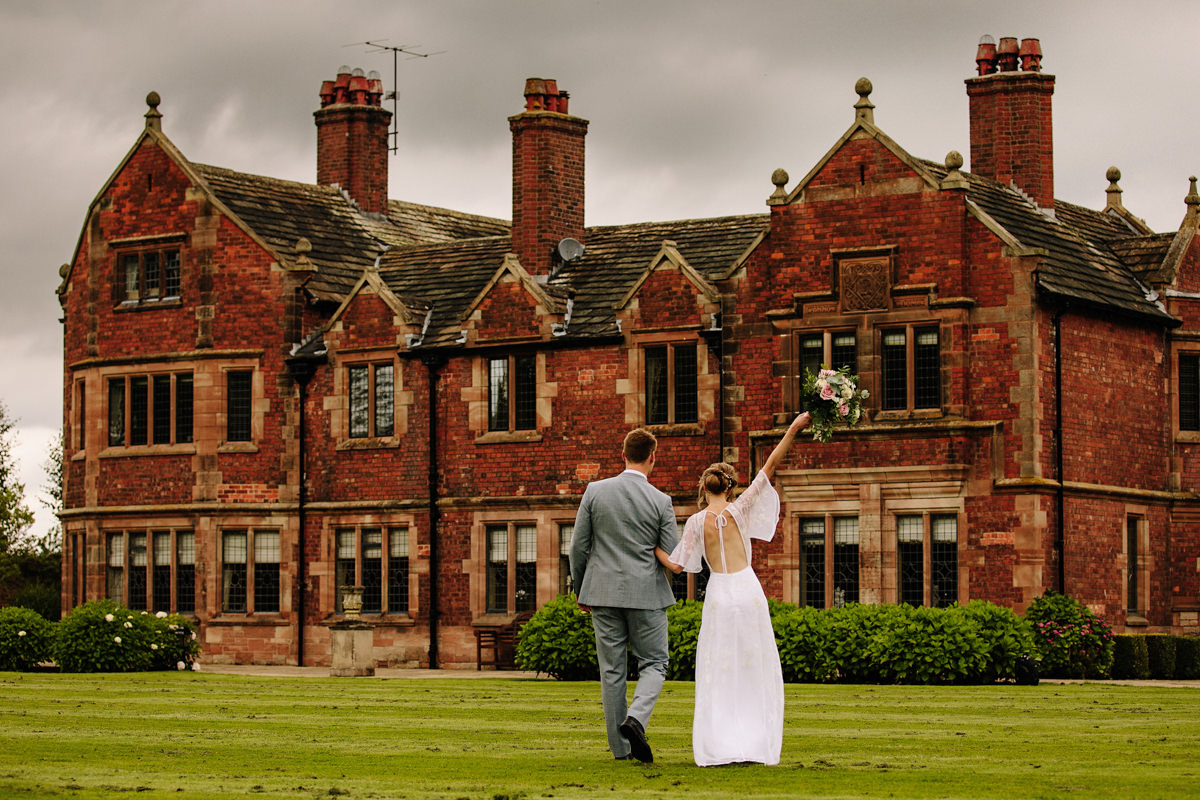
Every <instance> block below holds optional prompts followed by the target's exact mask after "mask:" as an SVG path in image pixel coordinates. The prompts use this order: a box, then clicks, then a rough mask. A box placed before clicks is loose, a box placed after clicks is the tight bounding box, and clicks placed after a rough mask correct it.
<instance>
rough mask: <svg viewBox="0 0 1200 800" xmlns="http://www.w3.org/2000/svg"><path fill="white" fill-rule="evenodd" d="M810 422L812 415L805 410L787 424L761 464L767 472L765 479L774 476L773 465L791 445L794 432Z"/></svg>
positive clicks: (797, 431)
mask: <svg viewBox="0 0 1200 800" xmlns="http://www.w3.org/2000/svg"><path fill="white" fill-rule="evenodd" d="M811 424H812V417H810V416H809V415H808V412H807V411H804V412H802V413H801V414H799V415H798V416H797V417H796V418H795V419H794V420H792V424H791V425H789V426H788V429H787V432H786V433H784V434H783V438H782V439H780V440H779V444H777V445H775V449H774V450H772V451H771V455H769V456H767V460H766V463H764V464H763V465H762V471H763V472H765V473H766V474H767V479H768V480H772V479H774V477H775V467H777V466H779V462H780V460H781V459H782V458H783V455H784V453H786V452H787V451H788V448H789V447H791V446H792V441H793V440H794V439H795V438H796V434H798V433H799V432H800V431H802V430H804V429H805V428H807V427H808V426H809V425H811Z"/></svg>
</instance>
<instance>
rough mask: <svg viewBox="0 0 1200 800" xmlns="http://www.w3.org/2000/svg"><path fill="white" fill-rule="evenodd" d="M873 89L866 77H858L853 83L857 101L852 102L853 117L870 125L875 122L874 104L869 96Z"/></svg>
mask: <svg viewBox="0 0 1200 800" xmlns="http://www.w3.org/2000/svg"><path fill="white" fill-rule="evenodd" d="M874 89H875V87H874V86H872V85H871V81H870V80H868V79H867V78H859V79H858V81H857V82H855V84H854V91H855V92H857V93H858V102H857V103H855V104H854V118H855V119H857V120H862V121H863V122H867V123H870V124H871V125H874V124H875V104H874V103H872V102H871V101H870V99H869V98H870V95H871V92H872V91H874Z"/></svg>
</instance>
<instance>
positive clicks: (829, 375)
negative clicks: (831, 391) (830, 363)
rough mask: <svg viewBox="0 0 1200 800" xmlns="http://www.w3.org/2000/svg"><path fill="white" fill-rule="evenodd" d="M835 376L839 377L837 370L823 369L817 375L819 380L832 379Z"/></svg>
mask: <svg viewBox="0 0 1200 800" xmlns="http://www.w3.org/2000/svg"><path fill="white" fill-rule="evenodd" d="M834 375H837V370H836V369H823V370H821V371H820V372H819V373H817V377H818V378H832V377H833V376H834Z"/></svg>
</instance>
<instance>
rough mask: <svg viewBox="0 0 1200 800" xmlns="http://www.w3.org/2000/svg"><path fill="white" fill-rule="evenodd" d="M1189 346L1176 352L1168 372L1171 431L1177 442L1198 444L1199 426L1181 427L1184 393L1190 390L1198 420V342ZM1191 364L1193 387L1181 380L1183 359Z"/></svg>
mask: <svg viewBox="0 0 1200 800" xmlns="http://www.w3.org/2000/svg"><path fill="white" fill-rule="evenodd" d="M1188 344H1189V345H1191V346H1187V345H1185V346H1184V347H1181V348H1179V349H1177V350H1176V352H1175V354H1174V357H1173V362H1174V363H1173V366H1174V369H1173V370H1171V372H1170V377H1169V386H1170V394H1171V431H1172V433H1173V434H1174V437H1175V441H1177V442H1200V426H1198V427H1197V428H1196V429H1194V430H1193V429H1186V428H1184V427H1183V419H1182V417H1183V413H1182V411H1183V409H1182V404H1183V401H1184V391H1185V390H1190V391H1189V394H1191V395H1192V396H1191V398H1190V399H1191V400H1192V402H1193V403H1194V404H1195V406H1196V409H1197V419H1200V342H1195V343H1192V342H1189V343H1188ZM1185 358H1186V359H1188V361H1189V362H1190V363H1191V364H1192V366H1194V367H1195V369H1196V372H1197V374H1196V376H1195V378H1196V379H1197V381H1196V384H1195V386H1190V387H1189V386H1187V385H1185V381H1184V380H1183V371H1184V367H1183V361H1184V359H1185Z"/></svg>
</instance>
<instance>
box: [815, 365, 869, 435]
mask: <svg viewBox="0 0 1200 800" xmlns="http://www.w3.org/2000/svg"><path fill="white" fill-rule="evenodd" d="M869 396H870V395H869V393H868V392H867V390H866V389H859V388H858V376H857V375H851V374H850V367H848V366H845V367H842V368H841V369H829V368H828V366H826V365H824V364H822V365H821V369H820V370H818V371H817V372H815V373H814V372H813V371H812V370H805V372H804V385H803V387H801V389H800V402H801V405H802V406H803V407H804V410H806V411H807V412H808V414H809V416H811V417H812V435H813V438H814V439H816V440H817V441H818V442H828V441H829V439H830V437H832V436H833V426H834V424H835V423H841V424H845V425H855V424H857V423H858V421H859V420H860V419H862V416H863V410H862V401H863V400H866V399H867V397H869Z"/></svg>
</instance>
